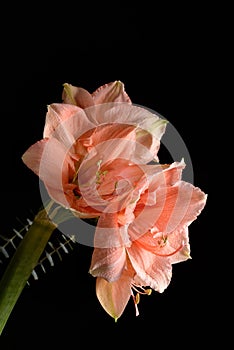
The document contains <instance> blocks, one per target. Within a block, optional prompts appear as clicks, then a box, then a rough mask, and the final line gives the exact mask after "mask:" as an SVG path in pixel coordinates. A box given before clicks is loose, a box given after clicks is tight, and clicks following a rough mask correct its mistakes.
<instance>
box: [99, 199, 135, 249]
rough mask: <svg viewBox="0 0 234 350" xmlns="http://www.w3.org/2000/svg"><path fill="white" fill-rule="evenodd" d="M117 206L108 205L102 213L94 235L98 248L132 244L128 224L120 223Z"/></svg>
mask: <svg viewBox="0 0 234 350" xmlns="http://www.w3.org/2000/svg"><path fill="white" fill-rule="evenodd" d="M116 208H117V206H114V205H112V206H110V207H109V206H107V207H106V208H105V210H104V211H103V213H101V214H100V217H99V220H98V223H97V226H96V231H95V237H94V247H96V248H102V249H104V248H108V249H109V248H122V247H126V246H129V245H130V244H131V242H130V240H129V236H128V225H125V226H120V225H119V223H118V211H117V210H116Z"/></svg>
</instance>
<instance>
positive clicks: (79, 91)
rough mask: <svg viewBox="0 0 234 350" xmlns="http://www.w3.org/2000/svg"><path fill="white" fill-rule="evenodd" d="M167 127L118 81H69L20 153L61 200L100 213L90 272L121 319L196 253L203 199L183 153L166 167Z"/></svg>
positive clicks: (82, 211) (81, 213) (77, 210)
mask: <svg viewBox="0 0 234 350" xmlns="http://www.w3.org/2000/svg"><path fill="white" fill-rule="evenodd" d="M166 125H167V121H166V120H165V119H163V118H161V117H159V116H158V115H157V114H155V113H152V112H150V111H149V110H148V109H146V108H142V107H140V106H136V105H134V104H133V103H132V102H131V99H130V97H129V96H128V94H127V93H126V91H125V88H124V84H123V83H122V82H120V81H114V82H111V83H108V84H105V85H103V86H101V87H99V88H98V89H97V90H96V91H94V92H93V93H92V94H90V93H89V92H88V91H87V90H85V89H83V88H81V87H75V86H73V85H71V84H64V88H63V92H62V101H61V103H52V104H51V105H49V106H48V110H47V113H46V120H45V127H44V132H43V138H42V139H41V140H40V141H38V142H36V143H35V144H33V145H32V146H31V147H29V148H28V150H27V151H26V152H25V153H24V154H23V156H22V159H23V162H24V163H25V164H26V165H27V167H28V168H30V169H31V170H32V171H33V172H34V173H36V174H37V175H38V176H39V178H40V179H41V180H42V182H43V183H44V185H45V187H46V190H47V192H48V194H49V196H50V197H51V198H52V199H53V200H54V201H55V202H56V203H58V204H59V205H61V206H62V207H64V208H68V209H69V210H71V211H72V213H73V214H74V215H75V216H76V217H78V218H80V219H87V220H88V219H96V227H95V235H94V241H93V254H92V257H91V263H90V270H89V272H90V274H91V275H92V276H94V277H96V294H97V298H98V300H99V301H100V303H101V305H102V307H103V308H104V309H105V311H106V312H107V313H108V314H109V315H110V316H112V317H113V318H114V319H115V320H117V319H118V318H119V317H120V316H121V315H122V314H123V312H124V309H125V307H126V305H127V303H128V301H129V299H130V298H132V299H133V301H134V304H135V307H136V315H138V314H139V311H138V303H139V300H140V295H141V294H146V295H149V294H150V293H151V291H152V290H154V291H157V292H160V293H161V292H163V291H164V290H165V288H167V287H168V285H169V283H170V280H171V277H172V265H173V264H175V263H178V262H182V261H185V260H187V259H189V258H190V245H189V234H188V226H189V225H190V224H191V223H192V222H193V221H194V220H195V219H196V218H197V216H198V215H199V214H200V213H201V211H202V209H203V208H204V206H205V203H206V198H207V196H206V194H205V193H204V192H202V191H201V190H200V189H199V188H198V187H195V186H194V185H192V184H191V183H189V182H186V181H183V180H182V172H183V169H184V168H185V163H184V161H183V159H182V160H180V161H175V162H173V163H172V164H160V162H159V158H158V151H159V148H160V142H161V138H162V136H163V134H164V133H165V131H166ZM83 234H84V235H85V232H84V233H83Z"/></svg>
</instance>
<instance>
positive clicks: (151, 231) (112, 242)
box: [90, 161, 207, 320]
mask: <svg viewBox="0 0 234 350" xmlns="http://www.w3.org/2000/svg"><path fill="white" fill-rule="evenodd" d="M184 166H185V164H184V162H183V161H181V162H179V163H178V162H175V163H173V164H171V165H163V166H162V165H143V166H136V165H133V168H134V169H131V166H130V167H128V168H127V169H125V179H130V181H131V179H132V178H133V176H132V175H133V174H134V190H133V191H132V192H131V193H130V192H129V196H130V197H129V198H128V201H126V202H125V203H128V204H126V207H125V208H124V209H122V211H119V210H116V211H114V210H113V207H112V208H111V209H112V210H109V211H106V213H104V214H103V215H102V216H101V217H100V219H99V221H98V225H97V230H96V234H95V245H96V248H95V249H94V252H93V256H92V262H91V266H90V273H91V274H92V275H93V276H94V277H97V281H96V293H97V297H98V299H99V301H100V303H101V305H102V306H103V308H104V309H105V310H106V312H107V313H108V314H109V315H111V316H112V317H113V318H114V319H115V320H117V319H118V318H119V317H120V316H121V315H122V313H123V311H124V309H125V307H126V305H127V303H128V301H129V298H130V297H131V296H132V297H133V300H134V303H135V305H136V314H137V315H138V313H139V311H138V308H137V304H138V303H139V300H140V299H139V298H140V295H141V294H150V293H151V290H154V291H157V292H159V293H162V292H163V291H164V290H165V288H167V287H168V285H169V283H170V281H171V278H172V265H173V264H175V263H178V262H182V261H185V260H187V259H189V258H190V245H189V235H188V227H189V225H190V224H191V223H192V222H193V221H194V220H195V219H196V218H197V216H198V215H199V214H200V213H201V211H202V209H203V208H204V206H205V203H206V198H207V196H206V194H205V193H204V192H202V191H201V190H200V189H199V188H198V187H195V186H193V185H192V184H190V183H188V182H185V181H183V180H181V175H182V170H183V168H184ZM127 174H129V176H128V175H127ZM108 238H109V239H108ZM107 242H108V246H107V245H106V246H104V244H107Z"/></svg>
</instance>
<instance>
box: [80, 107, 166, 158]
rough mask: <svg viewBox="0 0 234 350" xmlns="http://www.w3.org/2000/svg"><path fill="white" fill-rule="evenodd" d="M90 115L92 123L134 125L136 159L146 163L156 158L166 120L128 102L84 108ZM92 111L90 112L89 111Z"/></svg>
mask: <svg viewBox="0 0 234 350" xmlns="http://www.w3.org/2000/svg"><path fill="white" fill-rule="evenodd" d="M87 111H89V115H90V116H91V115H92V118H93V119H90V120H92V122H93V123H95V124H97V125H99V124H103V123H114V124H128V125H134V126H135V127H136V128H137V130H136V143H135V145H134V148H135V149H136V152H135V153H136V156H137V157H136V159H137V160H138V161H139V160H140V162H141V163H148V162H149V161H151V160H153V159H156V160H157V152H158V149H159V145H160V140H161V137H162V135H163V133H164V131H165V128H166V124H167V122H166V121H165V120H164V119H160V118H159V117H158V116H156V115H155V114H153V113H151V112H149V111H148V110H147V109H145V108H142V107H138V106H134V105H131V104H128V103H107V104H101V105H96V106H95V111H94V110H93V107H91V108H88V109H86V113H87ZM91 112H92V113H91Z"/></svg>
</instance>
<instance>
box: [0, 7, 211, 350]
mask: <svg viewBox="0 0 234 350" xmlns="http://www.w3.org/2000/svg"><path fill="white" fill-rule="evenodd" d="M193 10H194V9H193ZM67 11H68V10H67ZM70 11H71V12H70V15H72V14H71V13H72V12H73V10H71V9H70ZM94 12H95V11H94ZM94 12H92V13H93V17H90V16H89V15H88V12H86V15H85V14H84V13H83V14H82V15H81V13H80V12H79V14H77V17H76V16H75V15H72V19H71V22H72V24H73V25H72V26H69V23H68V24H65V23H64V21H63V19H64V17H66V15H67V12H65V14H64V17H63V16H62V14H61V16H60V17H59V18H54V17H53V21H52V22H50V18H51V17H50V16H51V15H49V14H48V16H45V14H44V16H43V17H40V19H39V18H37V17H34V16H33V17H32V16H29V17H28V18H27V20H26V22H25V20H23V19H22V21H20V20H18V22H17V25H15V26H14V30H13V33H12V34H11V36H10V37H9V36H8V39H5V38H4V39H5V41H6V42H4V43H3V51H2V52H3V57H2V59H3V63H2V65H1V67H2V68H1V71H2V76H3V79H2V91H3V93H2V101H1V105H2V108H1V109H2V111H1V115H2V116H1V120H2V127H1V131H2V132H1V150H2V152H1V161H2V166H1V201H2V206H1V221H0V222H1V224H0V230H1V232H4V233H6V232H10V231H11V230H12V228H14V227H16V226H18V221H17V219H16V218H17V217H19V218H20V219H21V220H22V221H23V222H25V220H26V218H27V217H28V216H30V215H31V214H30V212H31V211H33V212H34V213H35V212H36V211H37V210H38V208H39V206H40V204H41V199H40V193H39V185H38V178H37V177H36V176H35V175H34V174H33V173H32V172H31V171H30V170H29V169H28V168H26V167H25V166H24V164H23V163H22V161H21V156H22V154H23V153H24V152H25V150H26V149H27V148H28V147H29V146H30V145H31V144H33V143H34V142H36V141H37V140H39V139H41V138H42V132H43V127H44V120H45V113H46V109H47V105H48V104H50V103H53V102H59V101H60V100H61V93H62V84H63V83H65V82H68V83H70V84H73V85H76V86H82V87H83V88H86V89H87V90H89V91H90V92H93V91H94V90H95V89H96V88H98V87H99V86H101V85H103V84H105V83H108V82H111V81H114V80H121V81H122V82H123V83H124V84H125V89H126V92H127V93H128V94H129V96H130V98H131V100H132V102H133V103H136V104H139V105H142V106H146V107H148V108H150V109H152V110H154V111H157V112H158V113H160V114H162V116H164V117H165V118H167V119H168V120H169V122H171V123H172V124H173V125H174V126H175V127H176V129H177V131H178V132H179V134H180V135H181V137H182V138H183V140H184V142H185V144H186V147H187V149H188V151H189V154H190V157H191V160H192V164H193V170H194V185H195V186H198V187H200V188H201V189H202V190H203V191H204V192H205V193H208V156H209V154H208V153H209V152H208V149H209V145H208V141H207V135H208V129H209V123H210V114H209V106H207V84H208V83H207V81H208V75H209V59H208V54H207V53H208V51H209V44H210V37H209V29H208V30H207V28H206V26H205V23H206V16H205V14H204V12H203V11H198V10H197V11H192V10H190V9H187V12H186V15H185V14H181V12H180V11H178V12H179V13H180V14H181V15H180V16H178V15H175V14H174V11H173V9H171V11H170V12H168V11H167V10H166V11H165V12H163V14H162V13H161V12H157V11H156V10H154V12H153V13H152V11H151V10H150V9H149V10H146V9H145V10H144V11H142V10H141V9H132V8H126V7H124V8H123V10H122V11H118V15H116V12H114V11H113V12H112V11H110V13H111V14H108V15H102V17H98V16H97V17H96V16H95V13H94ZM35 13H36V10H35ZM162 16H163V17H162ZM45 17H46V21H45V22H44V18H45ZM36 18H37V19H36ZM34 21H36V23H34ZM74 21H76V22H74ZM81 21H82V22H81ZM13 22H14V21H13V19H12V23H13ZM75 23H76V24H75ZM8 35H9V34H8ZM160 152H161V157H160V159H161V161H162V162H163V161H165V162H168V159H167V156H168V155H167V153H166V152H164V150H163V147H162V149H161V150H160V151H159V156H160ZM181 157H183V155H181ZM178 160H180V159H178ZM207 240H208V203H207V205H206V207H205V209H204V210H203V212H202V213H201V215H200V216H199V218H198V219H197V220H196V221H195V222H194V223H192V225H191V226H190V244H191V255H192V260H188V261H187V262H184V263H181V264H177V265H174V268H173V277H172V281H171V283H170V285H169V287H168V288H167V289H166V290H165V292H164V293H162V294H158V293H156V292H153V293H152V295H151V296H150V297H143V298H141V302H140V305H139V310H140V316H138V317H136V316H135V310H134V306H133V303H132V302H131V300H130V301H129V304H128V305H127V308H126V310H125V312H124V314H123V315H122V316H121V318H120V319H119V320H118V322H117V323H115V322H114V321H113V319H112V318H111V317H110V316H108V315H107V314H106V313H105V311H104V310H103V309H102V307H101V306H100V304H99V302H98V300H97V298H96V295H95V279H94V278H93V277H92V276H90V275H89V274H88V269H89V263H90V258H91V254H92V249H91V248H89V247H86V246H82V245H76V246H75V247H74V250H73V252H71V253H70V254H68V255H66V256H64V258H63V262H61V263H60V262H58V264H56V266H54V267H53V268H51V269H48V271H47V274H45V275H42V276H41V277H40V278H39V280H38V281H32V283H31V285H30V287H26V288H25V289H24V291H23V292H22V294H21V296H20V298H19V300H18V302H17V304H16V306H15V308H14V310H13V312H12V314H11V316H10V318H9V320H8V323H7V325H6V327H5V329H4V332H3V335H2V339H3V340H4V339H6V341H7V342H8V346H9V348H10V346H11V344H13V343H14V342H18V343H20V344H25V343H28V344H32V348H33V346H34V345H36V344H37V343H38V342H41V344H42V345H43V344H49V343H51V344H54V346H55V345H58V344H65V345H66V347H67V348H68V349H70V348H73V347H74V348H76V347H77V348H82V346H83V347H84V346H85V347H89V346H92V345H96V346H102V347H103V348H105V347H110V346H113V345H115V344H116V345H117V342H120V343H122V344H125V342H126V341H127V342H128V344H132V345H133V344H134V345H135V344H138V342H143V345H145V346H151V347H153V346H155V347H156V346H157V344H159V342H160V344H164V345H169V344H175V345H179V346H182V347H187V346H188V345H190V344H188V342H189V343H194V342H196V341H199V338H200V337H203V336H205V335H206V324H207V322H208V318H209V311H208V306H207V305H208V304H209V293H210V291H209V279H208V277H207V276H208V270H209V269H208V259H207V249H208V242H207ZM0 268H1V266H0ZM195 320H199V321H195ZM184 334H186V335H187V339H189V340H185V339H184ZM108 339H111V340H108ZM33 344H34V345H33ZM73 344H74V345H75V346H73ZM81 344H85V345H82V346H81Z"/></svg>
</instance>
